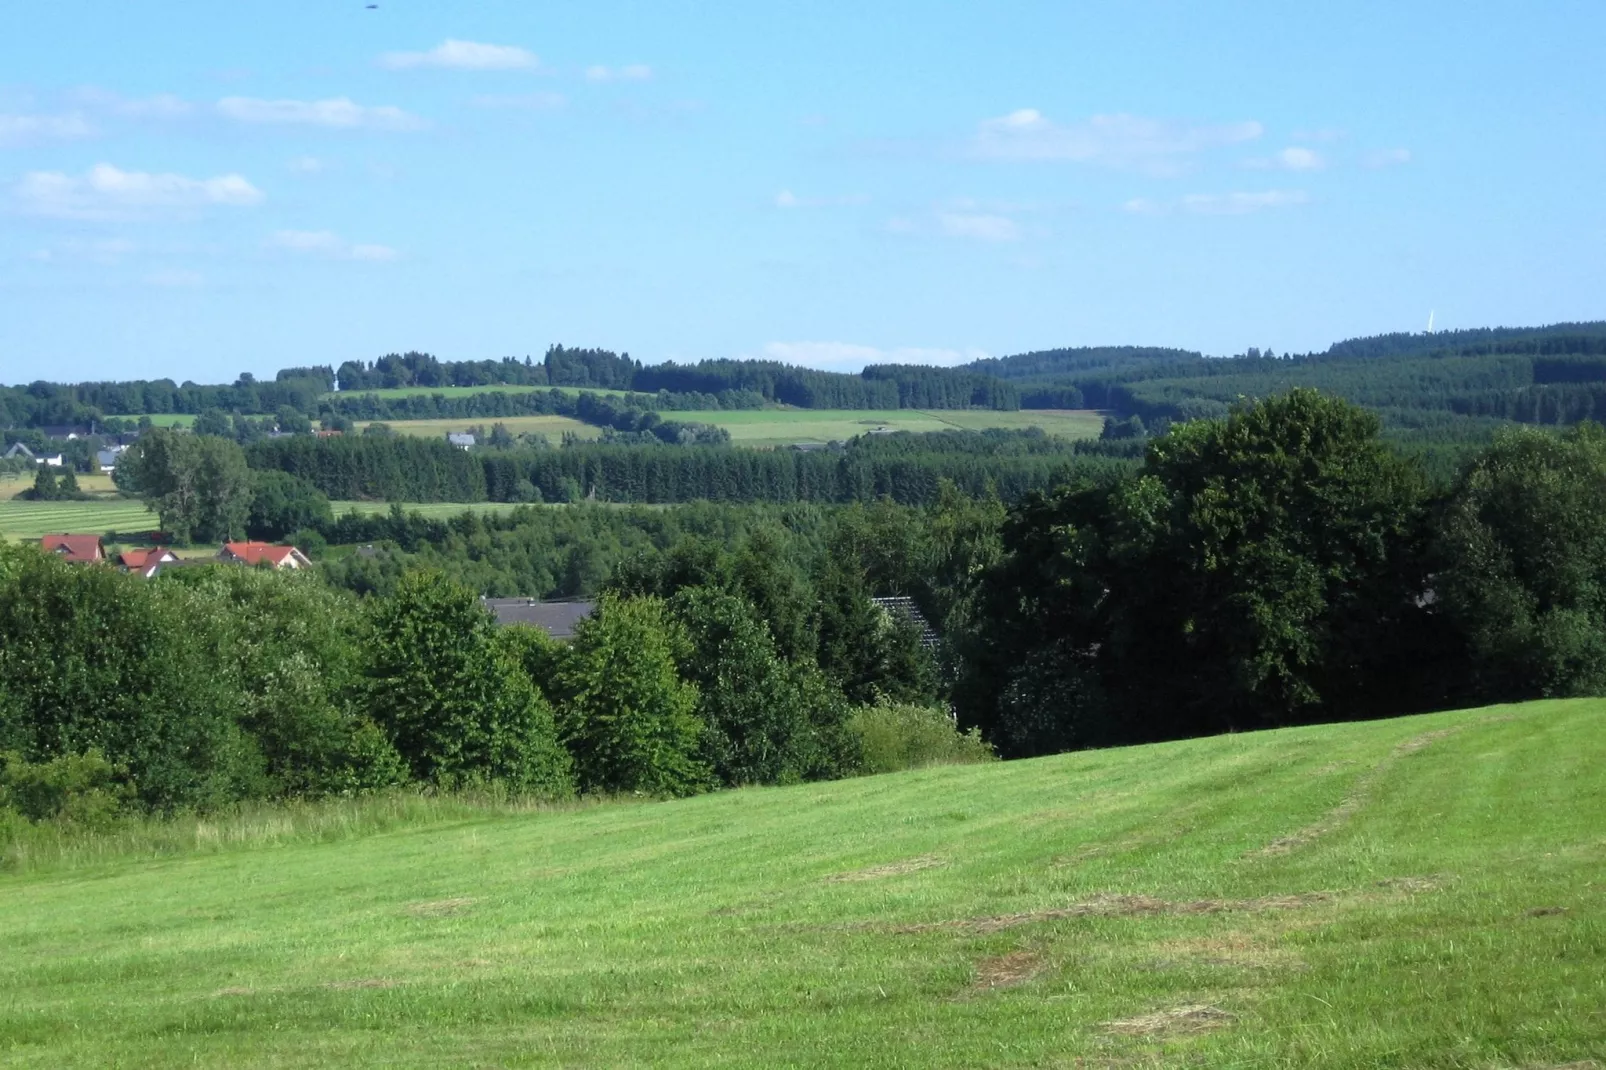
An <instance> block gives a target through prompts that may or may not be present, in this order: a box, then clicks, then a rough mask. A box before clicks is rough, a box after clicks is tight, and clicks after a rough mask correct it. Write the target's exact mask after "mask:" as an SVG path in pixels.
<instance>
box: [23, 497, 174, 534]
mask: <svg viewBox="0 0 1606 1070" xmlns="http://www.w3.org/2000/svg"><path fill="white" fill-rule="evenodd" d="M155 526H156V514H155V513H152V512H151V511H150V510H148V509H146V508H145V503H144V502H140V501H134V500H131V499H127V498H104V499H100V500H91V501H83V502H24V501H16V500H7V501H0V534H3V535H5V536H6V537H8V538H11V539H37V538H39V537H40V536H41V535H49V534H53V533H56V532H74V533H77V534H90V535H99V534H103V533H104V532H108V531H149V530H151V529H152V528H154V527H155Z"/></svg>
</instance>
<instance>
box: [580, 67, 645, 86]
mask: <svg viewBox="0 0 1606 1070" xmlns="http://www.w3.org/2000/svg"><path fill="white" fill-rule="evenodd" d="M651 77H652V68H651V67H649V66H647V65H646V64H645V63H632V64H630V65H628V66H625V67H604V66H602V65H601V64H598V65H596V66H592V67H587V68H586V81H588V82H645V81H647V80H648V79H649V78H651Z"/></svg>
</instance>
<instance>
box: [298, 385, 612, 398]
mask: <svg viewBox="0 0 1606 1070" xmlns="http://www.w3.org/2000/svg"><path fill="white" fill-rule="evenodd" d="M551 390H556V391H557V392H558V393H560V394H570V395H573V394H608V395H612V396H617V397H622V396H624V395H625V394H626V393H628V391H625V390H604V389H603V388H602V387H600V386H559V387H551V386H395V387H391V388H390V389H388V390H342V391H341V392H340V393H338V394H325V395H323V397H324V399H325V400H329V399H332V398H337V397H341V396H363V395H368V394H377V395H379V396H380V397H382V398H416V397H430V396H432V395H434V394H441V395H444V396H446V397H449V398H466V397H471V396H472V395H474V394H531V393H536V392H540V393H543V394H544V393H547V392H548V391H551Z"/></svg>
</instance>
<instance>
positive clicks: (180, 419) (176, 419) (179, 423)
mask: <svg viewBox="0 0 1606 1070" xmlns="http://www.w3.org/2000/svg"><path fill="white" fill-rule="evenodd" d="M145 418H146V419H149V420H150V422H151V423H153V424H155V425H156V426H157V427H193V426H195V415H194V414H193V413H188V412H159V413H155V414H154V415H152V416H149V417H145ZM129 419H131V420H137V419H141V417H137V416H131V417H129Z"/></svg>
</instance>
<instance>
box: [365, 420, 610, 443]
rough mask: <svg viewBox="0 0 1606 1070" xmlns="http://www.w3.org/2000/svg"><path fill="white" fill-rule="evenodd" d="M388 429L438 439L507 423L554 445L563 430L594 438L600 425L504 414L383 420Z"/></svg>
mask: <svg viewBox="0 0 1606 1070" xmlns="http://www.w3.org/2000/svg"><path fill="white" fill-rule="evenodd" d="M382 422H384V423H387V424H389V425H390V427H391V429H392V430H394V431H395V432H396V433H397V434H399V435H421V436H425V437H428V438H440V437H442V436H444V435H445V434H446V433H447V432H448V431H465V430H467V429H468V428H470V427H483V428H485V429H486V430H487V431H489V430H490V429H491V428H492V426H494V425H496V424H506V425H507V429H508V430H509V431H511V432H512V433H513V434H515V435H525V434H538V435H545V436H546V437H547V438H549V439H551V440H552V444H553V445H557V444H558V443H559V442H560V441H562V439H563V433H564V432H565V431H568V432H571V433H573V434H575V435H577V436H579V437H580V438H583V439H593V438H596V437H597V436H599V435H601V434H602V431H601V430H600V429H599V428H596V427H593V426H592V425H591V424H588V423H581V422H580V421H579V420H575V419H572V418H570V417H568V416H503V417H500V418H497V417H475V418H473V419H469V420H385V421H382ZM367 426H368V424H367V422H363V423H359V424H358V425H357V429H358V430H359V431H360V430H362V429H363V428H365V427H367Z"/></svg>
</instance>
